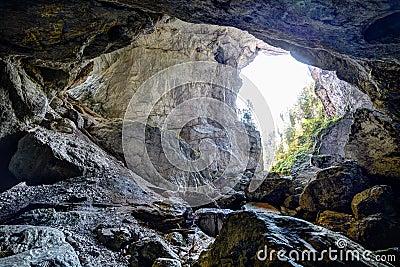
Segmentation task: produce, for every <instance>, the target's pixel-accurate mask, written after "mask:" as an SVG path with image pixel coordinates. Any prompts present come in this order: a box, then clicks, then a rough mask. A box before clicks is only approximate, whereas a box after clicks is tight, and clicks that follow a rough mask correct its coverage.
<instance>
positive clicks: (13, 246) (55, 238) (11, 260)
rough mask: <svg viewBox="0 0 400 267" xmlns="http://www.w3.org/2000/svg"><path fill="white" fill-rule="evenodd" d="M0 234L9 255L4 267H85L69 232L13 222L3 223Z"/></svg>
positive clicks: (1, 259)
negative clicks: (66, 235)
mask: <svg viewBox="0 0 400 267" xmlns="http://www.w3.org/2000/svg"><path fill="white" fill-rule="evenodd" d="M0 233H1V238H0V248H1V251H2V253H5V256H6V257H4V256H2V257H1V258H0V264H1V265H3V266H10V267H17V266H20V267H25V266H26V267H28V266H50V265H53V266H65V267H81V266H82V265H81V264H80V262H79V259H78V256H77V255H76V252H75V251H74V249H73V247H72V246H71V245H70V244H68V243H67V242H66V241H65V235H64V233H63V232H62V231H60V230H57V229H54V228H50V227H40V226H27V225H9V226H1V227H0Z"/></svg>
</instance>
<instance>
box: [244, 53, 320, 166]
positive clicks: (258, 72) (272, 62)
mask: <svg viewBox="0 0 400 267" xmlns="http://www.w3.org/2000/svg"><path fill="white" fill-rule="evenodd" d="M241 74H242V79H243V86H242V88H241V89H240V92H239V94H238V100H237V103H236V104H237V107H238V110H239V116H240V117H241V119H242V121H243V122H246V123H249V124H253V125H254V126H255V127H256V128H257V130H259V131H260V133H261V139H262V146H263V162H264V163H263V165H264V166H263V168H264V169H266V170H267V169H269V168H270V167H271V166H272V165H273V163H274V162H275V161H276V159H275V157H276V155H275V149H276V147H279V144H280V143H282V141H283V140H282V135H283V134H284V132H285V131H287V128H288V127H290V126H291V125H290V119H291V118H290V116H289V115H290V114H289V113H290V112H289V110H290V109H291V108H293V106H295V105H296V103H298V101H299V97H300V95H301V94H302V92H303V91H304V90H305V88H307V87H308V88H310V87H311V86H312V84H313V79H312V77H311V74H310V70H309V66H308V65H306V64H303V63H300V62H299V61H297V60H296V59H294V58H293V57H292V56H291V55H290V54H289V53H287V54H281V55H267V54H265V53H262V52H260V53H259V54H258V55H257V57H256V58H255V59H254V61H253V62H251V63H250V64H249V65H248V66H246V67H245V68H244V69H242V71H241ZM247 79H248V80H250V81H251V83H253V84H254V86H248V85H247V83H246V80H247ZM254 87H255V88H256V90H254ZM255 91H257V92H255ZM260 97H262V98H263V100H265V101H262V102H261V101H260V99H259V98H260ZM260 103H262V104H260ZM265 105H267V107H266V106H265ZM266 109H269V111H270V113H271V117H272V118H273V121H274V122H273V124H274V129H265V127H263V126H262V124H261V125H260V121H259V120H260V118H262V117H263V116H264V115H265V110H266ZM292 126H294V125H292Z"/></svg>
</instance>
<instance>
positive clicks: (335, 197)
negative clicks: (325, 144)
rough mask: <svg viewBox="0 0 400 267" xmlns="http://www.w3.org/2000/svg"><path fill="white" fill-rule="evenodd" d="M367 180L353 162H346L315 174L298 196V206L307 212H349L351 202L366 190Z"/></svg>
mask: <svg viewBox="0 0 400 267" xmlns="http://www.w3.org/2000/svg"><path fill="white" fill-rule="evenodd" d="M368 183H369V181H368V179H367V178H366V177H365V176H364V175H363V173H362V171H361V168H360V167H359V166H358V165H357V164H356V163H355V162H353V161H346V162H343V163H340V164H337V165H336V166H333V167H330V168H327V169H323V170H321V171H320V172H318V173H317V179H315V180H314V181H312V182H311V183H309V184H308V185H307V186H306V187H305V188H304V191H303V193H302V194H301V196H300V206H301V208H302V209H304V210H305V211H308V212H318V211H324V210H332V211H338V212H348V213H350V212H351V205H350V204H351V201H352V199H353V197H354V195H356V194H357V193H359V192H361V191H363V190H365V189H366V188H368Z"/></svg>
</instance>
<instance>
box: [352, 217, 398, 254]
mask: <svg viewBox="0 0 400 267" xmlns="http://www.w3.org/2000/svg"><path fill="white" fill-rule="evenodd" d="M347 236H349V237H350V238H352V239H353V240H355V241H356V242H358V243H360V244H361V245H363V246H365V247H366V248H368V249H373V250H376V249H386V248H391V247H398V246H400V222H399V220H396V219H393V218H390V217H387V216H385V215H384V214H382V213H378V214H374V215H370V216H368V217H365V218H362V219H361V220H358V221H356V222H354V223H352V224H351V227H350V229H349V230H348V232H347Z"/></svg>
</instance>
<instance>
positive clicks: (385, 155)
mask: <svg viewBox="0 0 400 267" xmlns="http://www.w3.org/2000/svg"><path fill="white" fill-rule="evenodd" d="M345 154H346V157H350V158H352V159H354V160H356V161H357V162H358V164H359V165H360V166H361V167H363V168H364V169H365V170H367V172H368V173H369V174H371V175H378V176H384V177H385V176H386V177H391V178H395V179H400V176H399V174H400V134H399V130H398V128H396V127H395V126H394V125H393V124H392V123H391V121H390V119H389V118H388V117H386V116H384V115H382V114H380V113H379V112H376V111H371V110H368V109H360V110H358V111H357V112H356V113H355V114H354V123H353V125H352V126H351V135H350V139H349V142H348V143H347V145H346V147H345Z"/></svg>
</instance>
